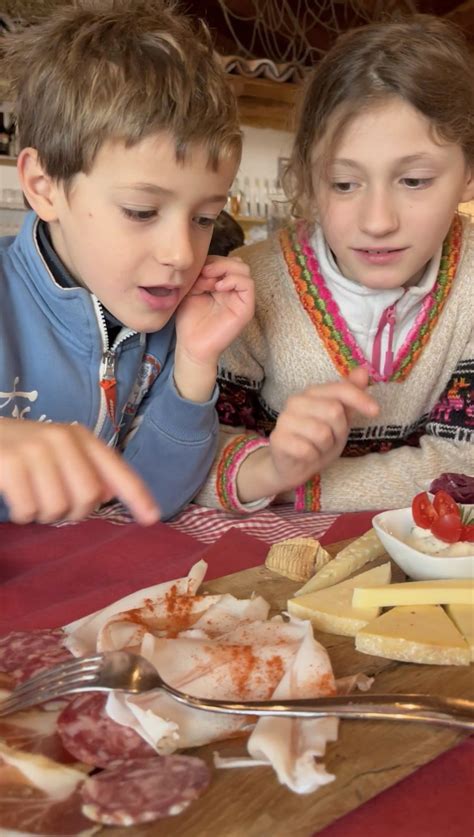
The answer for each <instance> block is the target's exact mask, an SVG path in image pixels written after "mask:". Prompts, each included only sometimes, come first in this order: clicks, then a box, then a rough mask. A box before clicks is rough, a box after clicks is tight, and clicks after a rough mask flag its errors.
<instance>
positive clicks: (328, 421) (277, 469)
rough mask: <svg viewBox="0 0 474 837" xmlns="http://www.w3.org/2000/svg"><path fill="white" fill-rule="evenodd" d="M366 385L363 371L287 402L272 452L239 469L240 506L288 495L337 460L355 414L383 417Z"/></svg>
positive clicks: (264, 451) (259, 452)
mask: <svg viewBox="0 0 474 837" xmlns="http://www.w3.org/2000/svg"><path fill="white" fill-rule="evenodd" d="M367 384H368V375H367V372H366V371H365V370H364V369H360V368H359V369H356V370H354V371H353V372H351V373H350V374H349V376H348V378H346V379H344V380H342V381H338V382H336V383H330V384H322V385H319V386H311V387H308V388H307V389H306V390H304V391H303V392H301V393H298V394H297V395H293V396H292V397H291V398H289V399H288V402H287V404H286V407H285V409H284V410H283V411H282V412H281V414H280V416H279V418H278V420H277V423H276V425H275V429H274V430H273V432H272V433H271V435H270V445H269V447H268V448H261V449H260V450H257V451H256V452H255V453H254V454H253V455H252V456H249V457H248V458H247V459H246V460H245V461H244V463H243V464H242V466H241V468H240V471H239V476H238V494H239V497H240V499H241V501H242V502H251V501H252V500H257V499H259V498H261V497H264V496H268V495H271V494H282V493H284V492H286V491H290V490H292V489H294V488H296V487H297V486H299V485H302V484H303V483H305V482H306V481H307V480H308V479H310V478H311V477H313V476H314V475H315V474H318V473H320V472H321V471H323V470H324V468H326V467H327V466H328V465H330V464H331V462H333V461H334V460H335V459H337V457H338V456H340V455H341V453H342V451H343V449H344V446H345V444H346V441H347V436H348V433H349V429H350V426H351V420H352V416H353V414H354V413H355V412H358V413H361V414H362V415H364V416H368V417H371V416H376V415H377V414H378V412H379V407H378V404H377V402H376V401H375V400H374V399H373V398H372V396H370V395H369V394H368V393H367V392H365V389H366V387H367Z"/></svg>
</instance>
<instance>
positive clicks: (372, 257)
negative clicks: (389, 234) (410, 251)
mask: <svg viewBox="0 0 474 837" xmlns="http://www.w3.org/2000/svg"><path fill="white" fill-rule="evenodd" d="M405 250H406V247H399V248H394V247H377V248H375V247H373V248H372V247H371V248H370V249H363V248H354V253H355V254H356V255H357V256H359V258H361V259H362V260H363V261H364V262H365V263H366V264H375V265H384V264H391V263H392V262H395V261H397V260H398V259H399V258H400V256H401V255H402V254H403V253H404V252H405Z"/></svg>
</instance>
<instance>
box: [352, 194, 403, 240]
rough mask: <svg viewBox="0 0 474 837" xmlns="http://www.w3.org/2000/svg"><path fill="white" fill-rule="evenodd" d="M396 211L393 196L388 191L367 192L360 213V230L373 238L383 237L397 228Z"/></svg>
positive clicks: (397, 218)
mask: <svg viewBox="0 0 474 837" xmlns="http://www.w3.org/2000/svg"><path fill="white" fill-rule="evenodd" d="M398 225H399V217H398V209H397V206H396V201H395V198H394V196H393V195H392V194H391V193H390V191H388V190H385V189H384V190H382V189H380V190H373V191H369V192H368V193H367V194H366V195H365V198H364V201H363V204H362V208H361V213H360V227H361V229H362V230H363V231H364V232H366V233H368V234H369V235H373V236H377V237H378V236H384V235H388V234H389V233H391V232H393V231H394V230H396V229H397V228H398Z"/></svg>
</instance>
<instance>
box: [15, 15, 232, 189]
mask: <svg viewBox="0 0 474 837" xmlns="http://www.w3.org/2000/svg"><path fill="white" fill-rule="evenodd" d="M1 49H2V57H1V62H2V71H3V72H2V75H3V77H6V78H7V81H8V83H9V87H10V96H11V98H12V100H13V102H14V109H15V115H16V120H17V124H18V131H19V142H20V147H21V148H25V147H27V146H31V147H33V148H35V149H36V150H37V151H38V155H39V159H40V162H41V164H42V166H43V168H44V170H45V171H46V172H47V174H49V175H50V176H51V177H53V178H54V179H57V180H60V181H63V182H64V185H65V187H66V188H67V186H68V183H69V182H70V181H71V179H72V178H73V177H74V175H75V174H77V173H78V172H84V173H86V174H87V173H88V172H90V170H91V168H92V165H93V163H94V160H95V157H96V155H97V152H98V151H99V149H100V148H101V146H102V145H103V144H104V142H106V141H107V140H121V141H123V142H124V143H125V145H126V146H127V147H130V146H133V145H134V144H135V143H138V142H139V141H140V140H142V139H144V138H145V137H148V136H150V135H153V134H156V133H158V132H167V133H169V134H170V135H171V136H172V138H173V140H174V142H175V147H176V158H177V160H178V161H182V160H183V159H184V158H185V156H186V152H187V149H188V148H189V146H192V145H195V144H202V145H204V146H205V148H206V149H207V151H208V155H209V165H210V166H211V167H212V168H216V167H217V165H218V162H219V160H220V159H221V158H222V157H224V156H235V158H236V160H237V162H238V161H239V159H240V154H241V144H242V139H241V131H240V128H239V124H238V117H237V108H236V102H235V99H234V96H233V93H232V91H231V89H230V86H229V85H228V83H227V82H226V79H225V75H224V73H223V71H222V70H221V68H220V67H219V65H218V63H217V61H216V59H215V56H214V54H213V49H212V45H211V41H210V37H209V33H208V31H207V29H206V28H205V26H204V25H203V24H200V25H199V26H195V25H194V24H193V23H192V22H191V21H190V19H189V18H187V17H184V16H183V15H181V14H179V13H178V11H177V9H176V6H175V4H174V3H172V4H170V3H167V4H165V3H164V2H162V0H79V2H75V3H74V4H73V5H72V6H71V4H68V5H67V6H60V7H59V8H57V9H55V10H54V11H53V12H52V14H51V17H49V18H47V19H45V20H43V21H41V22H40V23H38V24H36V25H33V26H30V27H26V28H25V29H23V30H22V31H21V32H18V33H15V34H8V35H5V37H4V38H3V39H2V44H1Z"/></svg>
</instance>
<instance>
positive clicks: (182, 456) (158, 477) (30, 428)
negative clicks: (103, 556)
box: [0, 0, 253, 524]
mask: <svg viewBox="0 0 474 837" xmlns="http://www.w3.org/2000/svg"><path fill="white" fill-rule="evenodd" d="M3 46H4V49H3V53H4V65H5V68H6V74H7V76H8V77H9V81H10V85H11V92H12V96H13V98H14V101H15V110H16V117H17V122H18V128H19V139H20V148H21V152H20V154H19V158H18V172H19V176H20V181H21V185H22V188H23V191H24V194H25V198H26V200H27V201H28V204H29V206H30V207H31V209H32V210H33V212H31V213H29V214H28V216H27V218H26V220H25V223H24V226H23V228H22V230H21V232H20V233H19V235H18V236H17V237H16V239H3V240H2V242H1V244H0V282H1V284H0V294H1V297H0V417H1V419H2V420H1V421H0V520H6V519H10V520H12V521H15V522H18V523H25V522H29V521H33V520H36V521H39V522H53V521H55V520H59V519H63V518H68V519H72V520H77V519H80V518H82V517H84V516H85V515H87V514H88V513H89V512H90V511H91V510H93V509H94V508H95V507H96V506H97V505H98V504H100V503H103V502H106V501H108V500H110V499H111V498H112V497H114V496H118V497H119V498H120V499H121V500H122V501H123V502H125V503H126V504H127V505H128V506H129V508H130V510H131V511H132V513H133V514H134V516H135V518H136V519H137V520H138V521H139V522H141V523H143V524H148V523H153V522H154V521H155V520H156V519H157V517H158V508H159V509H160V510H161V516H162V518H164V519H166V518H168V517H170V516H172V515H173V514H176V512H177V511H178V510H179V509H180V508H181V507H182V506H183V505H185V504H186V503H187V502H188V501H189V500H190V499H191V498H192V497H193V496H194V495H195V494H196V492H197V491H198V489H199V487H200V485H201V484H202V482H203V481H204V479H205V477H206V474H207V472H208V470H209V468H210V466H211V463H212V459H213V455H214V452H215V444H216V438H217V419H216V414H215V409H214V405H215V401H216V396H217V393H216V388H215V376H216V368H217V359H218V357H219V355H220V353H221V352H222V351H223V349H224V348H226V347H227V346H228V345H229V344H230V342H231V341H232V340H233V339H234V338H235V337H236V336H237V334H238V333H239V332H240V330H241V328H242V327H243V326H244V325H245V323H247V322H248V321H249V320H250V318H251V315H252V311H253V289H252V283H251V281H250V277H249V274H248V269H247V268H246V267H245V266H244V265H243V263H242V262H240V261H239V260H235V261H234V260H228V259H212V260H211V259H210V260H208V261H206V256H207V252H208V248H209V243H210V240H211V234H212V229H213V225H214V222H215V219H216V218H217V216H218V215H219V212H220V211H221V209H222V208H223V206H224V204H225V202H226V198H227V193H228V190H229V188H230V185H231V183H232V180H233V178H234V176H235V173H236V170H237V167H238V164H239V160H240V153H241V133H240V130H239V127H238V122H237V115H236V108H235V102H234V100H233V97H232V94H231V92H230V90H229V89H228V87H227V85H226V81H225V78H224V76H223V74H222V73H221V71H220V69H219V68H218V66H217V65H216V62H215V60H214V58H213V53H212V47H211V44H210V42H209V38H208V36H207V34H206V33H202V34H201V35H199V36H198V35H197V33H196V31H195V30H194V28H193V26H192V25H191V23H190V22H189V21H188V20H187V19H186V18H184V17H181V16H179V15H177V14H175V13H174V11H173V9H171V8H170V7H167V8H163V7H162V6H161V4H160V3H155V2H153V3H150V2H147V0H118V1H117V0H116V2H108V3H107V2H105V1H104V2H102V3H101V2H92V3H88V2H86V0H83V2H81V3H79V4H75V6H74V8H70V7H64V8H60V9H58V10H55V11H54V13H53V15H52V17H51V18H50V19H48V20H46V21H44V22H43V23H41V24H40V25H37V26H32V27H30V28H28V29H25V30H24V31H23V32H21V33H19V34H17V35H11V36H10V35H9V36H5V43H4V45H3ZM4 74H5V73H4ZM190 292H191V293H190ZM114 447H115V448H117V449H118V450H120V451H121V452H122V455H121V456H119V455H118V454H117V453H115V452H114V451H113V450H112V448H114ZM2 498H3V499H2Z"/></svg>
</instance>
